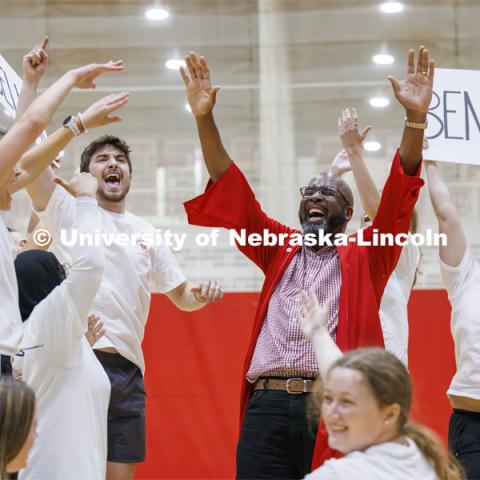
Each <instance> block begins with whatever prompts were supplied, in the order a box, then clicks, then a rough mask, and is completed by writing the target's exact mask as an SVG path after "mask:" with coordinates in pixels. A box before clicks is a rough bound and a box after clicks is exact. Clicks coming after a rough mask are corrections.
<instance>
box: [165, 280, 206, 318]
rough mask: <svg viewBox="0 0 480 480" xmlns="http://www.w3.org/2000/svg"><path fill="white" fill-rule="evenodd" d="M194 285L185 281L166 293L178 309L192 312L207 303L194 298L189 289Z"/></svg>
mask: <svg viewBox="0 0 480 480" xmlns="http://www.w3.org/2000/svg"><path fill="white" fill-rule="evenodd" d="M194 287H195V285H193V284H192V283H191V282H188V281H187V282H184V283H182V284H181V285H179V286H178V287H177V288H175V289H173V290H171V291H170V292H168V293H167V294H166V295H167V297H168V298H169V299H170V301H171V302H172V303H173V304H174V305H175V306H176V307H177V308H178V309H180V310H183V311H185V312H194V311H196V310H200V309H201V308H203V307H205V306H206V305H207V302H200V301H198V300H197V299H196V298H195V294H194V293H193V292H192V291H191V290H192V288H194Z"/></svg>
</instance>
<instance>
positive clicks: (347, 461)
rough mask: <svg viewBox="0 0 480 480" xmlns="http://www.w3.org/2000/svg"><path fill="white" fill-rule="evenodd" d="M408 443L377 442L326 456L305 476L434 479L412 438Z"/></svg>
mask: <svg viewBox="0 0 480 480" xmlns="http://www.w3.org/2000/svg"><path fill="white" fill-rule="evenodd" d="M407 442H408V446H407V445H402V444H400V443H393V442H387V443H381V444H380V445H374V446H373V447H370V448H367V449H366V450H365V451H363V452H353V453H350V454H348V455H347V456H345V457H343V458H333V459H331V460H327V461H326V462H325V463H324V464H323V465H322V466H321V467H320V468H317V469H316V470H314V471H313V472H312V473H310V474H309V475H307V476H306V477H305V480H307V479H308V480H357V479H358V480H387V479H388V480H390V479H392V480H393V479H395V480H412V479H417V478H418V479H421V480H436V479H437V477H436V475H435V470H434V468H433V467H432V466H431V465H430V464H429V463H428V462H427V461H426V460H425V458H424V457H423V455H422V453H421V452H420V450H419V449H418V447H417V445H416V444H415V442H414V441H413V440H411V439H410V438H407Z"/></svg>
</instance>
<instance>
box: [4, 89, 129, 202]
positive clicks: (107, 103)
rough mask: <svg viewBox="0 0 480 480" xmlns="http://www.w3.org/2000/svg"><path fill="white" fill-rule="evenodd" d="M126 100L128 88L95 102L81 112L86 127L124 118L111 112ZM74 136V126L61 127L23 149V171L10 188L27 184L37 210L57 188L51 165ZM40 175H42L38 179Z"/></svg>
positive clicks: (21, 168)
mask: <svg viewBox="0 0 480 480" xmlns="http://www.w3.org/2000/svg"><path fill="white" fill-rule="evenodd" d="M127 102H128V93H126V92H123V93H114V94H112V95H108V96H107V97H104V98H102V99H101V100H99V101H97V102H95V103H94V104H93V105H91V106H90V107H89V108H87V109H86V110H85V111H84V112H83V113H82V114H81V118H82V121H83V124H84V126H85V128H86V129H87V130H90V129H93V128H97V127H100V126H103V125H108V124H110V123H115V122H119V121H121V117H119V116H116V115H113V116H110V114H111V113H113V112H114V111H116V110H118V109H119V108H121V107H123V106H124V105H125V104H126V103H127ZM73 137H74V134H73V132H72V130H70V129H69V128H67V127H61V128H59V129H58V130H57V131H55V132H54V133H53V134H52V135H50V136H49V137H48V138H47V139H46V140H45V141H44V142H42V143H40V144H39V145H36V146H35V147H33V148H32V149H30V150H29V151H28V152H26V153H24V154H23V155H22V158H21V159H20V162H19V165H18V166H19V170H20V174H19V175H18V176H17V177H16V178H15V181H14V183H13V184H12V186H11V187H10V192H11V193H12V192H16V191H18V190H20V189H21V188H23V187H25V186H28V188H27V190H28V193H29V195H30V197H31V198H32V201H33V204H34V207H35V208H36V209H37V210H43V209H44V208H45V207H46V206H47V204H48V200H49V198H50V195H51V194H52V192H53V189H54V188H55V185H54V184H53V182H52V178H53V177H54V176H55V175H54V172H53V169H51V168H48V167H49V165H50V164H51V163H52V162H53V161H54V160H55V158H57V156H58V154H59V153H60V151H61V150H63V149H64V148H65V147H66V146H67V145H68V144H69V143H70V142H71V140H72V139H73ZM43 172H44V173H43ZM40 175H41V178H38V180H37V177H39V176H40ZM34 180H35V181H34ZM32 182H33V183H32Z"/></svg>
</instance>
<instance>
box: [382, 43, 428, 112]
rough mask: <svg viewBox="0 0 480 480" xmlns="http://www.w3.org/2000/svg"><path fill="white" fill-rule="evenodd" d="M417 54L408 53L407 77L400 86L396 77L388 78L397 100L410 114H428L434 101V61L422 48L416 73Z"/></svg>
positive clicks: (411, 51) (410, 51)
mask: <svg viewBox="0 0 480 480" xmlns="http://www.w3.org/2000/svg"><path fill="white" fill-rule="evenodd" d="M414 57H415V52H414V51H413V50H409V52H408V67H407V77H406V79H405V82H404V84H403V85H401V86H400V84H399V82H398V80H397V79H396V78H395V77H392V76H390V77H388V79H389V80H390V83H391V84H392V88H393V92H394V94H395V98H396V99H397V100H398V101H399V102H400V104H401V105H402V106H403V107H404V108H405V110H407V111H410V112H419V113H426V112H427V111H428V107H429V106H430V102H431V100H432V90H433V76H434V72H435V62H434V60H429V59H428V50H427V49H426V48H425V47H420V50H419V52H418V59H417V68H416V71H415V67H414V63H415V58H414Z"/></svg>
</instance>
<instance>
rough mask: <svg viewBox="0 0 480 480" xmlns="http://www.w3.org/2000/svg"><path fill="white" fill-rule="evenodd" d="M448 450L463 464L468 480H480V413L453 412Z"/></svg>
mask: <svg viewBox="0 0 480 480" xmlns="http://www.w3.org/2000/svg"><path fill="white" fill-rule="evenodd" d="M448 448H449V450H450V451H451V452H452V454H453V455H455V457H456V458H457V460H458V461H459V462H460V463H461V464H462V467H463V468H464V470H465V472H466V474H467V478H468V480H480V413H475V412H467V411H465V410H456V409H454V410H453V413H452V416H451V417H450V426H449V429H448Z"/></svg>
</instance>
